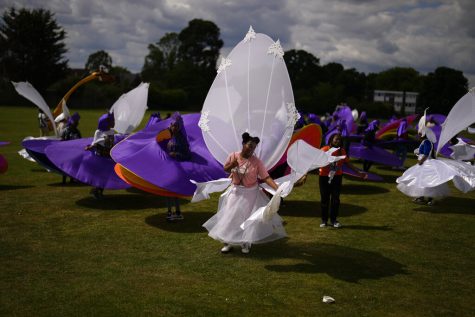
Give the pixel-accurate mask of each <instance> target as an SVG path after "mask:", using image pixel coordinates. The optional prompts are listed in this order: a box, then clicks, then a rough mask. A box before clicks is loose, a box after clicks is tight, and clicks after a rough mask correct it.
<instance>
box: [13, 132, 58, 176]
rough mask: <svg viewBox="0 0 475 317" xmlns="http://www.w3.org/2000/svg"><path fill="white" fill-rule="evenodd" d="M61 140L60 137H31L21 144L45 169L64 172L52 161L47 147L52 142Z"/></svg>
mask: <svg viewBox="0 0 475 317" xmlns="http://www.w3.org/2000/svg"><path fill="white" fill-rule="evenodd" d="M58 142H61V140H58V139H46V140H42V139H30V140H24V141H22V142H21V145H22V146H23V147H24V148H25V150H26V151H27V152H28V154H29V155H30V156H31V157H32V158H33V159H34V160H35V161H36V162H37V163H38V164H40V165H41V166H42V167H44V168H45V169H47V170H49V171H52V172H55V173H59V174H62V171H61V170H60V169H59V168H58V167H56V165H55V164H54V163H53V162H51V160H50V159H49V158H48V156H47V155H46V148H47V147H48V146H50V145H52V144H55V143H58Z"/></svg>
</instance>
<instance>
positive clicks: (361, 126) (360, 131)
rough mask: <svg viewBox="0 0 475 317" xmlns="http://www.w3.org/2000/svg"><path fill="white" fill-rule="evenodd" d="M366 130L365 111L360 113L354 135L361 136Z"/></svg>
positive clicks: (366, 118) (366, 119)
mask: <svg viewBox="0 0 475 317" xmlns="http://www.w3.org/2000/svg"><path fill="white" fill-rule="evenodd" d="M367 128H368V117H367V116H366V111H363V112H361V114H360V118H359V123H358V127H357V128H356V134H363V133H364V132H365V130H366V129H367Z"/></svg>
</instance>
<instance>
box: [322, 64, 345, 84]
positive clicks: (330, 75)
mask: <svg viewBox="0 0 475 317" xmlns="http://www.w3.org/2000/svg"><path fill="white" fill-rule="evenodd" d="M344 70H345V68H344V67H343V65H341V64H339V63H328V64H326V65H324V66H323V78H322V81H324V82H328V83H332V84H335V83H336V82H337V78H338V76H339V75H340V73H341V72H343V71H344Z"/></svg>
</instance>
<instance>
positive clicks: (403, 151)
mask: <svg viewBox="0 0 475 317" xmlns="http://www.w3.org/2000/svg"><path fill="white" fill-rule="evenodd" d="M396 139H397V140H399V141H401V142H400V143H398V144H397V145H396V151H395V154H396V156H397V157H398V158H399V159H400V160H401V166H396V167H395V169H399V170H403V169H404V161H405V160H406V156H407V144H406V143H405V141H407V139H408V132H407V119H406V118H403V119H402V120H401V123H399V127H398V128H397V132H396Z"/></svg>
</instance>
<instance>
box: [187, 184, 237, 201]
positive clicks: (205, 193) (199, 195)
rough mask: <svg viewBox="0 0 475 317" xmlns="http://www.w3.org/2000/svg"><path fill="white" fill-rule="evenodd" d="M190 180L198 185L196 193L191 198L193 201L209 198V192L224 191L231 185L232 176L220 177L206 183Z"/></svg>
mask: <svg viewBox="0 0 475 317" xmlns="http://www.w3.org/2000/svg"><path fill="white" fill-rule="evenodd" d="M190 182H192V183H193V184H195V185H196V190H195V193H194V194H193V198H192V199H191V202H192V203H196V202H198V201H202V200H204V199H209V194H211V193H217V192H222V191H223V190H225V189H226V188H227V187H228V186H229V185H231V178H220V179H216V180H212V181H209V182H205V183H198V182H195V181H194V180H191V179H190Z"/></svg>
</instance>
